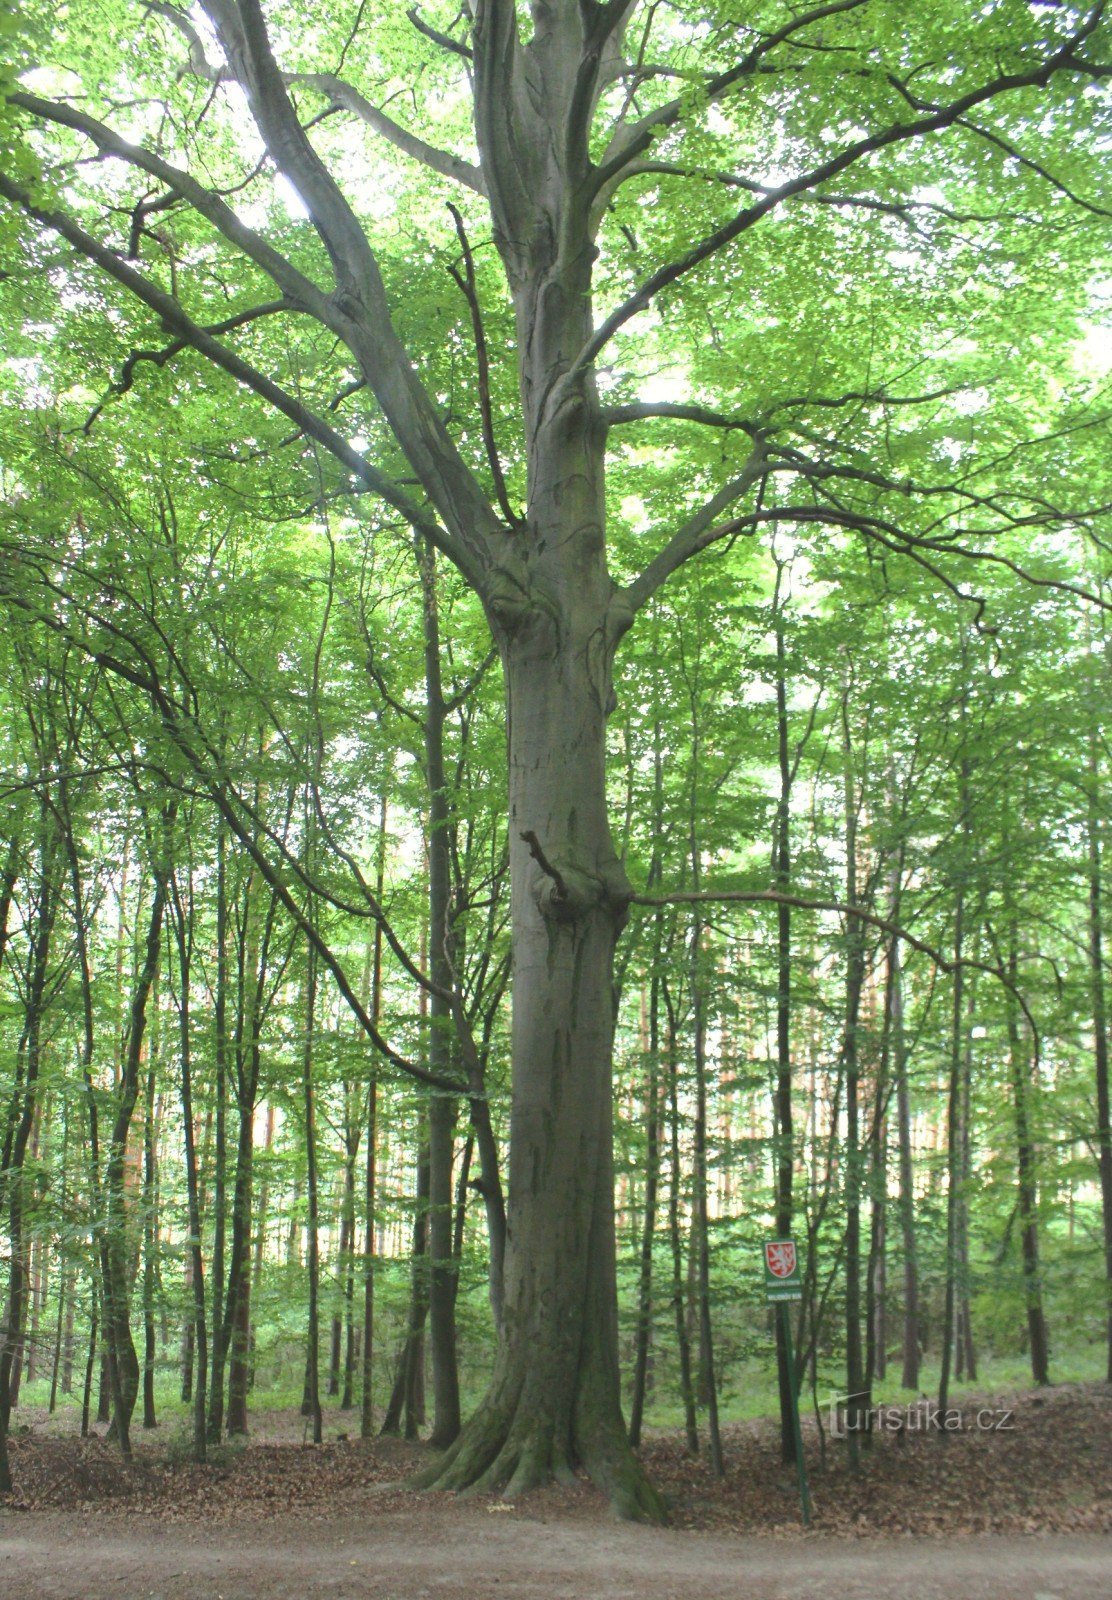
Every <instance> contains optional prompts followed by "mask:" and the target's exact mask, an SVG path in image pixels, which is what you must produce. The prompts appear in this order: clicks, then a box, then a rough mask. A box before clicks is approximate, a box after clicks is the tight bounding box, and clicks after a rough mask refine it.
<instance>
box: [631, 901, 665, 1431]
mask: <svg viewBox="0 0 1112 1600" xmlns="http://www.w3.org/2000/svg"><path fill="white" fill-rule="evenodd" d="M660 924H661V919H660V917H657V918H656V919H655V928H654V936H653V970H652V975H651V978H650V980H649V1019H648V1020H649V1038H648V1057H649V1081H648V1085H647V1087H646V1090H645V1202H644V1212H643V1219H642V1224H641V1259H640V1270H639V1275H638V1284H637V1340H636V1345H635V1349H634V1358H633V1395H632V1398H631V1400H630V1406H629V1441H630V1443H631V1444H632V1445H634V1446H635V1447H636V1446H637V1445H639V1444H640V1443H641V1424H642V1420H643V1418H644V1414H645V1396H646V1390H647V1387H648V1372H649V1349H650V1345H651V1339H652V1325H653V1242H654V1239H655V1236H656V1209H657V1189H658V1185H659V1181H660V1129H661V1097H660V974H659V971H658V968H659V963H660V948H661V927H660Z"/></svg>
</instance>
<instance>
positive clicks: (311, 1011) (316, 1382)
mask: <svg viewBox="0 0 1112 1600" xmlns="http://www.w3.org/2000/svg"><path fill="white" fill-rule="evenodd" d="M306 962H307V966H306V974H305V1042H304V1048H303V1052H302V1058H301V1060H302V1093H303V1095H304V1111H305V1181H306V1189H307V1198H308V1203H309V1214H308V1231H309V1328H308V1338H307V1344H306V1352H305V1402H304V1404H303V1405H302V1408H301V1409H302V1412H303V1414H304V1415H305V1416H307V1417H308V1418H309V1419H310V1422H311V1424H312V1429H313V1443H314V1444H320V1442H321V1439H322V1437H323V1433H322V1418H321V1407H320V1376H319V1369H320V1230H319V1205H318V1198H317V1131H316V1106H315V1100H314V1095H313V1031H314V1028H315V1026H316V1008H317V957H316V950H315V948H314V947H313V946H312V945H310V947H309V950H308V953H307V955H306Z"/></svg>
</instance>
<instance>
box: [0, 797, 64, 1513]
mask: <svg viewBox="0 0 1112 1600" xmlns="http://www.w3.org/2000/svg"><path fill="white" fill-rule="evenodd" d="M55 854H56V843H55V840H54V836H53V833H52V831H51V829H50V826H49V823H48V821H47V817H46V813H45V808H44V810H43V813H42V816H41V848H40V851H39V874H40V890H39V895H38V902H37V905H36V907H35V914H34V921H33V924H32V932H31V949H30V959H29V981H28V984H27V993H26V1000H25V1004H24V1023H23V1035H22V1039H21V1041H20V1048H19V1051H18V1053H17V1060H16V1090H15V1095H14V1096H13V1102H12V1120H13V1123H14V1127H13V1133H12V1140H11V1147H10V1154H7V1152H5V1154H6V1160H5V1161H4V1176H5V1180H6V1188H7V1200H8V1240H7V1245H8V1252H9V1255H8V1303H7V1316H6V1318H5V1323H6V1326H5V1327H4V1329H3V1331H2V1334H0V1494H10V1493H11V1491H12V1476H11V1466H10V1464H9V1460H8V1429H9V1425H10V1422H11V1413H12V1405H13V1403H14V1402H13V1389H16V1390H17V1385H18V1370H19V1361H20V1357H21V1355H22V1337H23V1318H24V1312H25V1305H26V1298H27V1289H28V1283H27V1251H26V1246H25V1240H24V1222H25V1219H26V1214H27V1209H28V1205H27V1202H28V1199H29V1196H28V1194H27V1191H26V1188H25V1183H26V1172H25V1158H26V1155H27V1148H28V1145H29V1144H30V1141H31V1132H32V1129H33V1127H34V1123H35V1111H36V1107H37V1105H38V1079H39V1068H40V1065H41V1059H42V1024H43V1013H44V1010H45V1004H46V991H47V980H48V976H49V960H50V944H51V938H52V935H53V931H54V922H55V918H56V916H57V911H58V898H57V893H56V884H55V874H54V857H55ZM17 1392H18V1390H17Z"/></svg>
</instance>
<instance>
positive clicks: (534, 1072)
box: [433, 513, 662, 1518]
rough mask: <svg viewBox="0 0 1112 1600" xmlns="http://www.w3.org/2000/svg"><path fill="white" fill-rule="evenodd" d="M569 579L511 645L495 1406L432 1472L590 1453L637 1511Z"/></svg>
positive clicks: (606, 985) (587, 646)
mask: <svg viewBox="0 0 1112 1600" xmlns="http://www.w3.org/2000/svg"><path fill="white" fill-rule="evenodd" d="M596 514H597V513H596ZM567 526H570V527H571V528H572V529H574V528H575V518H574V515H572V516H571V517H570V518H569V521H568V524H567ZM597 531H598V532H599V533H600V532H601V529H598V530H597ZM565 552H566V546H565ZM569 576H572V578H573V581H575V579H576V577H577V579H578V581H577V582H576V589H577V593H576V594H575V595H574V596H573V595H572V594H569V593H567V592H564V593H562V594H561V593H559V592H558V591H557V592H556V593H553V594H552V595H551V604H550V606H549V607H548V608H547V610H542V609H541V608H540V607H539V606H538V607H536V608H535V609H534V610H533V611H532V612H531V614H530V615H529V616H528V618H527V619H525V620H524V621H523V623H522V625H521V627H520V628H519V630H518V631H517V632H516V633H515V634H514V635H513V636H512V638H511V639H510V641H509V643H508V646H507V647H506V649H505V651H504V664H505V668H506V676H507V685H508V694H509V724H510V827H511V872H512V881H513V928H514V991H513V1102H512V1109H511V1120H510V1152H511V1154H510V1161H511V1166H510V1182H509V1203H508V1212H507V1221H508V1243H507V1252H506V1277H505V1312H504V1323H503V1333H502V1338H501V1340H500V1344H499V1350H498V1356H497V1361H496V1366H495V1372H494V1377H493V1380H492V1383H491V1387H490V1390H489V1392H488V1394H487V1397H486V1400H485V1402H484V1404H483V1406H482V1408H481V1409H480V1411H479V1413H478V1414H477V1416H476V1417H475V1418H473V1419H472V1421H471V1422H470V1423H469V1425H468V1426H467V1427H466V1428H465V1429H464V1431H463V1433H462V1434H461V1435H460V1438H459V1440H458V1441H457V1442H456V1444H455V1445H454V1446H453V1447H452V1449H451V1450H450V1451H449V1452H448V1453H447V1455H446V1457H445V1459H444V1461H443V1463H442V1464H441V1466H440V1468H439V1469H438V1471H437V1472H436V1473H435V1474H434V1475H433V1478H434V1481H435V1482H436V1483H437V1484H438V1485H440V1486H443V1487H460V1486H462V1485H465V1484H469V1483H473V1482H478V1483H479V1484H480V1485H481V1486H482V1487H484V1488H488V1489H493V1488H505V1489H506V1491H507V1493H516V1492H518V1491H519V1490H522V1489H524V1488H527V1487H529V1486H531V1485H533V1484H536V1483H539V1482H543V1481H545V1480H546V1479H548V1478H550V1477H551V1476H553V1475H556V1476H559V1477H567V1476H568V1475H569V1474H570V1473H571V1472H572V1471H573V1470H574V1468H575V1467H576V1466H578V1465H583V1466H584V1467H585V1468H586V1469H587V1470H588V1472H589V1473H590V1474H591V1476H592V1477H594V1478H595V1480H596V1481H597V1482H599V1483H601V1484H602V1485H603V1486H604V1487H605V1488H606V1489H607V1491H608V1492H609V1493H610V1495H611V1497H612V1498H613V1500H614V1501H615V1503H616V1505H617V1506H618V1507H619V1509H620V1510H622V1511H623V1512H624V1513H625V1514H627V1515H631V1516H638V1515H639V1516H652V1517H656V1518H659V1517H660V1516H661V1514H662V1508H661V1504H660V1501H659V1498H658V1497H657V1495H656V1494H655V1492H654V1491H653V1490H652V1489H651V1488H650V1486H649V1484H648V1482H647V1480H646V1478H645V1476H644V1474H643V1472H642V1470H641V1468H640V1466H639V1464H638V1462H637V1460H636V1457H635V1456H634V1455H633V1452H632V1450H631V1449H630V1446H629V1443H628V1440H627V1437H626V1432H625V1427H624V1424H623V1422H622V1415H621V1406H620V1400H619V1388H618V1359H617V1303H616V1300H617V1297H616V1286H615V1242H614V1211H613V1154H612V1094H611V1047H612V1041H613V1026H614V1004H613V997H612V994H611V974H612V967H613V955H614V946H615V942H616V939H617V934H618V931H619V929H620V927H621V925H622V921H623V918H624V913H625V906H626V903H627V890H626V883H625V878H624V874H623V872H622V869H621V866H620V863H619V862H618V860H617V856H616V853H615V850H614V846H613V842H612V840H611V836H610V829H609V825H608V821H607V815H606V797H605V785H604V770H603V769H604V757H605V728H606V721H605V717H606V706H607V702H608V698H609V692H610V689H609V683H610V670H609V669H610V662H609V654H610V652H609V648H608V645H607V640H606V631H605V622H606V607H607V603H608V600H609V596H608V595H600V594H598V593H597V585H598V583H599V580H600V579H602V578H604V576H605V575H604V573H603V572H602V568H601V563H596V562H587V561H585V562H584V564H583V569H582V571H581V572H580V573H579V574H578V575H569ZM606 583H607V587H608V580H606ZM592 584H593V585H594V586H595V587H596V593H595V594H594V595H592V594H591V586H592ZM592 600H593V601H594V604H592V603H591V602H592Z"/></svg>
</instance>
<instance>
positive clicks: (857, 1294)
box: [842, 685, 870, 1463]
mask: <svg viewBox="0 0 1112 1600" xmlns="http://www.w3.org/2000/svg"><path fill="white" fill-rule="evenodd" d="M849 695H850V690H849V687H848V685H847V687H846V689H845V691H844V692H843V695H842V750H843V757H844V771H843V779H844V818H845V839H846V904H847V905H848V906H851V907H854V906H856V905H857V903H858V887H857V880H858V851H857V808H858V797H857V784H856V780H855V775H854V761H853V747H852V741H851V738H850V725H849ZM846 924H847V926H846V945H847V952H846V992H845V1031H844V1033H843V1037H842V1056H843V1062H844V1066H845V1088H846V1158H845V1159H846V1172H845V1187H846V1426H847V1430H848V1439H849V1448H850V1460H851V1461H852V1462H854V1463H856V1460H857V1444H858V1440H859V1438H860V1437H861V1435H862V1434H863V1433H864V1432H865V1427H866V1422H867V1419H868V1415H869V1406H870V1400H869V1396H868V1394H867V1393H866V1392H865V1371H864V1362H863V1359H862V1350H861V1190H862V1183H861V1132H860V1094H859V1085H860V1049H859V1033H860V1014H861V991H862V988H863V986H864V981H865V943H864V938H863V935H862V930H861V926H860V923H859V921H858V919H857V918H856V917H854V916H849V917H847V918H846Z"/></svg>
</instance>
